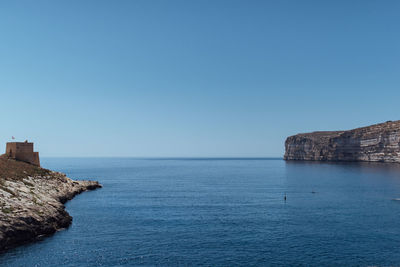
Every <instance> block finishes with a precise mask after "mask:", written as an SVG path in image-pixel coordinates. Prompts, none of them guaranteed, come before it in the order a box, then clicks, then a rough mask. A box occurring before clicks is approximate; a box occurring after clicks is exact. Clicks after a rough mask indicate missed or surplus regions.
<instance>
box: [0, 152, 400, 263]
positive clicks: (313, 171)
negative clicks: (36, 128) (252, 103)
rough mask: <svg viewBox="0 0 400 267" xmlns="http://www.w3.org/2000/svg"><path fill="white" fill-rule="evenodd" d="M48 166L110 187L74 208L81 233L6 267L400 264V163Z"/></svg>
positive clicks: (86, 161)
mask: <svg viewBox="0 0 400 267" xmlns="http://www.w3.org/2000/svg"><path fill="white" fill-rule="evenodd" d="M42 165H43V166H44V167H47V168H50V169H53V170H57V171H61V172H65V173H67V174H68V176H69V177H71V178H75V179H95V180H98V181H100V182H101V183H102V184H103V186H104V187H103V188H102V189H100V190H97V191H92V192H87V193H83V194H81V195H79V196H77V197H76V198H75V199H73V200H72V201H70V202H68V203H67V204H66V207H67V211H68V212H69V213H70V214H71V215H72V216H73V218H74V219H73V223H72V225H71V227H70V228H69V229H67V230H64V231H60V232H58V233H56V234H55V235H53V236H51V237H48V238H45V239H43V240H41V241H39V242H36V243H32V244H29V245H26V246H22V247H19V248H16V249H13V250H10V251H8V252H6V253H4V254H2V255H0V263H1V265H5V266H132V265H146V266H154V265H159V266H177V265H179V266H193V265H196V266H199V265H200V266H237V265H241V266H256V265H259V266H266V265H273V266H278V265H285V266H288V265H307V266H310V265H313V266H320V265H347V266H349V265H350V266H351V265H361V266H362V265H399V264H400V201H396V200H395V199H396V198H400V169H399V167H398V165H390V164H356V163H352V164H328V163H299V162H297V163H296V162H285V161H283V160H271V159H235V160H232V159H130V158H110V159H105V158H79V159H78V158H75V159H71V158H69V159H60V158H52V159H43V160H42ZM313 192H314V193H313ZM285 193H286V195H287V200H286V202H285V201H284V195H285Z"/></svg>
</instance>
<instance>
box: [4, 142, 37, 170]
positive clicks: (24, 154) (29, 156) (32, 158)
mask: <svg viewBox="0 0 400 267" xmlns="http://www.w3.org/2000/svg"><path fill="white" fill-rule="evenodd" d="M6 155H7V156H9V157H10V158H13V159H16V160H20V161H25V162H27V163H30V164H33V165H36V166H40V160H39V152H33V143H28V142H23V143H22V142H10V143H7V145H6Z"/></svg>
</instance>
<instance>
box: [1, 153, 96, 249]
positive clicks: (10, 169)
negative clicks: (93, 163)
mask: <svg viewBox="0 0 400 267" xmlns="http://www.w3.org/2000/svg"><path fill="white" fill-rule="evenodd" d="M99 187H101V185H100V184H99V183H98V182H95V181H74V180H71V179H69V178H67V177H66V176H65V174H63V173H59V172H53V171H50V170H47V169H43V168H40V167H36V166H34V165H31V164H28V163H25V162H21V161H16V160H14V159H9V158H7V157H6V156H4V155H3V156H0V252H1V251H4V250H6V249H8V248H12V247H15V246H17V245H20V244H23V243H27V242H30V241H33V240H35V239H37V238H38V237H41V236H46V235H50V234H53V233H54V232H56V231H57V230H59V229H62V228H66V227H68V226H69V225H70V224H71V222H72V217H71V216H70V215H69V214H68V213H67V212H66V211H65V207H64V205H63V203H65V202H66V201H67V200H69V199H72V198H73V197H74V196H75V195H77V194H79V193H81V192H83V191H87V190H93V189H96V188H99Z"/></svg>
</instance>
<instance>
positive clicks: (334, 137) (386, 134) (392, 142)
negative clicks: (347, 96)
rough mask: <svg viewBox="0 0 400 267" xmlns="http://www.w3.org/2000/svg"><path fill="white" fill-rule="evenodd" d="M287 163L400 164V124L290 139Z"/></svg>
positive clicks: (287, 143) (397, 122) (391, 123)
mask: <svg viewBox="0 0 400 267" xmlns="http://www.w3.org/2000/svg"><path fill="white" fill-rule="evenodd" d="M285 148H286V152H285V156H284V159H285V160H318V161H375V162H400V121H388V122H385V123H381V124H376V125H372V126H368V127H363V128H358V129H354V130H349V131H335V132H312V133H303V134H297V135H294V136H290V137H288V138H287V139H286V142H285Z"/></svg>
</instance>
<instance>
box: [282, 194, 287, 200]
mask: <svg viewBox="0 0 400 267" xmlns="http://www.w3.org/2000/svg"><path fill="white" fill-rule="evenodd" d="M283 200H285V201H286V193H285V196H284V197H283Z"/></svg>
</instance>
